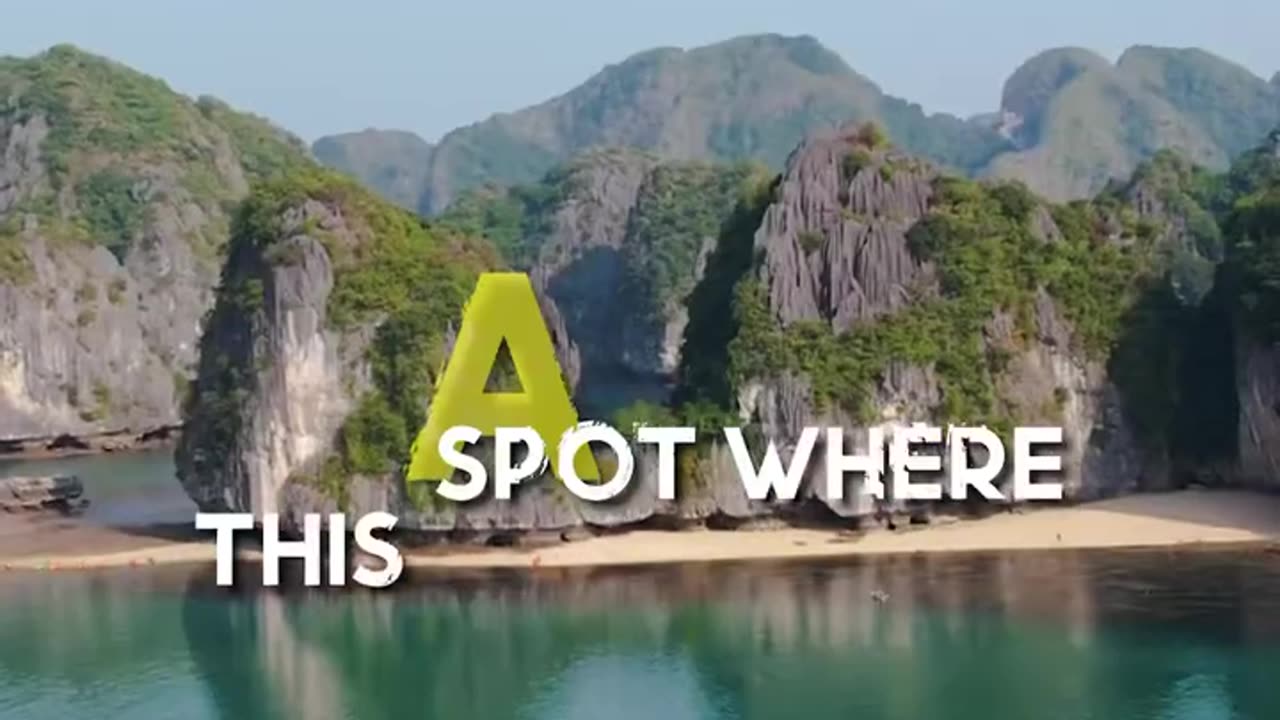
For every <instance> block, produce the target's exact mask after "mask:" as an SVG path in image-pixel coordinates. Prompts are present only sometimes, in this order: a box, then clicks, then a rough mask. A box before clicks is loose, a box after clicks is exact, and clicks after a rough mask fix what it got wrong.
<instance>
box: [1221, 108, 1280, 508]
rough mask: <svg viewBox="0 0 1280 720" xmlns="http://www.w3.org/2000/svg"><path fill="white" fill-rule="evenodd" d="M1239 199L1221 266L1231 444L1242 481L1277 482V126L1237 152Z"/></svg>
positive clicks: (1233, 176)
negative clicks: (1228, 340)
mask: <svg viewBox="0 0 1280 720" xmlns="http://www.w3.org/2000/svg"><path fill="white" fill-rule="evenodd" d="M1225 184H1226V186H1227V187H1228V190H1229V195H1230V196H1231V197H1232V198H1236V199H1237V200H1236V202H1235V203H1234V205H1233V207H1232V210H1231V211H1230V212H1229V213H1227V214H1226V217H1225V220H1224V222H1223V229H1224V235H1225V239H1226V247H1227V253H1226V261H1225V262H1224V263H1223V267H1224V270H1225V272H1224V273H1222V275H1223V276H1224V277H1225V278H1226V279H1227V280H1228V281H1229V282H1230V283H1231V288H1232V290H1233V291H1234V293H1235V297H1233V300H1234V304H1233V306H1232V311H1233V314H1232V318H1231V320H1232V329H1233V330H1234V336H1235V337H1234V350H1235V356H1234V367H1233V369H1234V380H1235V390H1236V400H1237V402H1238V405H1239V415H1238V424H1237V425H1236V428H1235V429H1236V438H1235V440H1236V450H1237V460H1238V463H1239V467H1238V470H1239V474H1240V476H1241V479H1242V480H1243V481H1244V482H1246V483H1249V484H1253V485H1257V486H1262V487H1267V488H1271V489H1276V488H1277V487H1280V450H1278V449H1277V448H1280V346H1278V345H1277V338H1280V332H1277V331H1278V330H1280V321H1278V319H1280V297H1278V296H1277V294H1276V293H1275V291H1274V290H1273V289H1272V288H1274V287H1275V276H1274V274H1275V270H1274V268H1275V267H1276V266H1275V265H1274V262H1275V260H1274V258H1275V257H1277V252H1280V251H1278V249H1277V247H1276V237H1277V236H1276V233H1275V230H1274V228H1275V227H1276V222H1277V219H1280V212H1278V211H1280V132H1275V131H1273V132H1272V133H1271V134H1270V136H1269V138H1268V141H1267V142H1266V143H1264V144H1263V145H1262V146H1261V147H1259V148H1257V149H1255V150H1254V151H1253V152H1250V153H1248V154H1246V155H1244V156H1242V157H1241V158H1240V159H1239V160H1238V161H1237V162H1236V163H1235V166H1234V167H1233V168H1232V170H1231V172H1230V173H1228V175H1227V177H1226V183H1225Z"/></svg>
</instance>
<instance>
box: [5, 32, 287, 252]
mask: <svg viewBox="0 0 1280 720" xmlns="http://www.w3.org/2000/svg"><path fill="white" fill-rule="evenodd" d="M0 125H7V126H9V127H18V126H29V127H31V128H47V134H44V135H43V137H42V140H41V141H40V142H39V152H40V156H39V157H40V160H41V161H42V163H43V165H44V169H45V171H46V174H47V178H46V180H45V182H43V183H39V184H37V185H36V186H34V187H32V188H30V189H29V190H28V191H27V193H26V197H21V196H20V198H19V202H18V204H17V205H16V206H15V207H13V208H10V211H9V213H7V217H6V218H5V220H4V222H5V223H6V224H9V223H19V224H20V223H21V222H22V221H23V219H24V218H26V217H27V216H32V217H34V218H35V219H36V221H37V224H38V232H39V234H40V235H42V236H44V237H45V238H46V239H54V240H72V241H75V242H97V243H99V244H101V245H103V246H105V247H107V248H108V249H110V250H111V251H112V253H114V254H115V255H116V256H117V257H119V258H122V259H123V257H124V256H125V255H126V254H127V252H128V250H129V248H130V244H131V242H132V241H133V240H134V239H135V238H136V237H137V236H138V235H139V234H140V233H141V231H142V229H143V228H144V226H145V224H146V222H147V220H148V217H149V216H148V209H149V207H151V206H152V204H153V203H157V202H165V201H173V200H177V201H188V200H189V201H190V202H193V203H195V204H197V205H199V206H200V207H201V208H203V210H204V211H205V213H206V214H207V215H210V216H211V218H210V219H211V222H212V223H213V224H217V222H218V220H219V218H221V217H223V216H224V215H225V214H226V211H227V210H228V208H229V205H230V204H231V203H232V202H234V201H236V200H238V199H239V197H240V196H241V195H242V194H243V193H244V190H245V188H244V183H245V181H246V180H248V181H253V180H260V179H265V178H270V177H276V176H279V175H282V174H284V173H287V172H291V171H293V170H298V169H302V168H305V167H306V166H308V165H310V164H311V162H310V160H309V159H308V158H307V155H306V149H305V146H303V145H302V143H301V142H299V141H298V140H297V139H296V138H293V137H292V136H290V135H288V134H287V133H285V132H283V131H281V130H279V129H278V128H276V127H274V126H272V125H271V124H270V123H268V122H267V121H265V120H262V119H260V118H257V117H254V116H251V115H246V114H244V113H239V112H236V111H233V110H231V109H230V108H229V107H227V106H226V105H225V104H223V103H221V102H220V101H217V100H214V99H212V98H202V99H201V100H200V101H198V102H196V101H192V100H191V99H190V98H187V97H185V96H183V95H180V94H178V93H176V92H174V91H173V90H171V89H170V88H169V87H168V86H167V85H166V84H165V83H164V82H163V81H161V80H158V79H156V78H153V77H150V76H148V75H145V74H142V73H139V72H136V71H134V70H131V69H129V68H127V67H125V66H123V65H120V64H118V63H115V62H113V61H111V60H107V59H105V58H101V57H98V56H95V55H92V54H90V53H87V52H83V51H81V50H78V49H76V48H74V47H72V46H69V45H59V46H57V47H54V48H52V49H50V50H48V51H47V52H45V53H42V54H40V55H37V56H35V57H32V58H21V59H20V58H0ZM41 132H42V131H40V130H37V129H33V130H31V135H32V136H33V137H40V136H41ZM237 165H238V166H239V167H238V168H237V167H236V166H237ZM241 170H243V173H242V172H241ZM174 175H177V177H174ZM67 188H69V189H70V191H71V192H70V193H69V194H64V195H59V193H60V191H62V190H63V189H67ZM175 193H178V194H180V195H182V197H179V198H174V197H172V195H174V194H175ZM17 234H18V233H17V228H16V227H0V242H4V243H8V242H11V241H12V238H14V237H16V235H17ZM220 235H221V233H214V235H213V236H212V237H205V236H199V237H192V238H191V240H192V241H193V243H194V244H196V245H207V246H209V247H208V248H199V249H200V253H199V254H200V255H201V256H202V257H207V258H209V259H210V260H211V261H212V260H213V258H214V257H215V256H216V255H217V253H218V251H219V249H220V248H221V246H222V245H223V243H224V242H225V238H224V237H220ZM4 252H5V257H6V258H11V257H15V254H14V253H11V252H8V251H4ZM8 264H9V263H8V262H6V263H5V265H8ZM6 274H8V275H14V273H6Z"/></svg>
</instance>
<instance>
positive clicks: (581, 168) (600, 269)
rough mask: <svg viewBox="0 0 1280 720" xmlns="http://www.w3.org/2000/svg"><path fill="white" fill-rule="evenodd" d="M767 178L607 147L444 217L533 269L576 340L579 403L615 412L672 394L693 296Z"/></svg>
mask: <svg viewBox="0 0 1280 720" xmlns="http://www.w3.org/2000/svg"><path fill="white" fill-rule="evenodd" d="M764 176H765V171H763V170H762V169H760V168H757V167H753V166H748V165H742V166H736V167H726V166H716V165H710V164H705V163H681V162H672V161H666V162H663V161H660V160H658V158H657V157H655V156H653V155H649V154H646V153H639V152H634V151H624V150H601V151H594V152H590V153H587V154H585V155H583V156H582V157H580V158H578V159H577V160H575V161H574V162H573V163H571V164H570V165H568V166H566V167H565V168H562V169H558V170H556V171H553V172H552V173H550V174H549V175H548V176H547V177H546V178H544V179H543V181H542V182H541V183H539V184H537V185H532V186H518V187H515V188H511V189H506V190H503V189H487V190H484V191H480V192H476V193H472V194H469V195H466V196H464V197H463V198H461V199H460V200H459V202H458V203H457V204H456V205H455V206H454V207H453V208H451V209H450V210H449V211H448V212H446V213H445V214H444V215H442V216H441V217H440V222H441V223H442V224H444V225H446V226H449V227H453V228H455V229H458V230H459V231H462V232H467V233H471V234H475V235H481V236H484V237H485V238H487V239H489V240H490V241H491V242H493V243H494V244H495V245H496V246H497V247H498V248H499V249H500V250H501V251H502V252H503V255H504V257H506V258H507V259H508V261H509V262H511V263H512V264H513V265H514V266H515V267H517V268H519V269H523V270H528V272H529V273H530V276H531V278H532V279H533V282H534V286H535V287H536V288H537V289H539V290H540V291H541V292H542V295H543V297H544V298H545V305H546V308H545V310H546V311H547V312H548V315H549V321H550V322H552V324H553V325H554V324H558V323H563V329H564V336H565V337H567V338H570V339H572V341H573V345H574V347H573V348H572V351H571V355H572V358H573V359H572V361H571V362H570V365H569V367H567V368H566V372H567V373H569V374H570V375H571V376H572V377H573V378H574V379H575V381H576V387H577V397H578V401H579V405H580V407H581V408H582V410H583V411H584V412H587V413H588V414H591V415H593V416H597V417H608V416H610V415H611V414H612V413H613V411H614V410H617V409H618V408H620V407H623V406H625V405H628V404H630V403H633V402H635V401H637V400H647V401H650V402H655V403H663V402H666V401H667V400H668V398H669V395H670V390H671V386H672V384H673V382H674V376H675V372H676V369H677V366H678V365H679V358H680V342H681V340H682V337H683V334H684V329H685V325H686V323H687V322H688V314H687V310H686V307H685V299H686V296H688V294H689V293H690V292H691V291H692V290H693V288H694V286H695V285H696V283H697V282H698V280H699V279H700V277H701V274H702V270H703V268H704V266H705V263H706V259H707V256H708V255H709V253H710V252H711V250H712V249H713V248H714V246H715V240H716V238H717V236H718V235H719V233H720V224H721V222H723V220H724V218H725V217H727V216H728V214H729V212H730V210H731V209H732V207H733V204H734V203H735V202H736V201H737V199H738V195H739V193H740V191H741V189H742V188H743V187H744V186H746V185H748V184H750V183H752V182H757V181H759V180H760V179H762V178H763V177H764Z"/></svg>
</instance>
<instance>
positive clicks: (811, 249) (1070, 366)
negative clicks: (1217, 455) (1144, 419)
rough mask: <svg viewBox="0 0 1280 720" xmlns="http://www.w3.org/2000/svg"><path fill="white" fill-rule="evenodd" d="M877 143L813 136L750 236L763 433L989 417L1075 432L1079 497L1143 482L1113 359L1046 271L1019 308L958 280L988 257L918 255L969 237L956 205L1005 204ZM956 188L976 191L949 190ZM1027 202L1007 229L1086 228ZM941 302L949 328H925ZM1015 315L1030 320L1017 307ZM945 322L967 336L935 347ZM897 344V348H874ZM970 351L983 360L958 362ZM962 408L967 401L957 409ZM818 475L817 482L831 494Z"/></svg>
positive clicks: (1070, 483)
mask: <svg viewBox="0 0 1280 720" xmlns="http://www.w3.org/2000/svg"><path fill="white" fill-rule="evenodd" d="M876 145H877V141H876V140H875V138H874V137H872V138H868V137H866V131H865V130H864V131H860V132H847V131H846V132H842V133H837V134H829V135H825V136H821V137H818V138H815V139H813V140H811V141H809V142H807V143H805V144H804V145H803V146H801V148H800V149H799V150H798V151H797V152H796V154H795V155H794V156H793V157H792V160H791V162H790V163H789V165H788V170H787V172H786V173H785V174H784V176H783V179H782V181H781V183H780V185H779V188H778V191H777V195H776V198H775V200H774V202H773V204H772V205H770V206H769V208H768V210H767V211H766V212H765V215H764V223H763V225H762V227H761V228H760V230H759V232H758V233H757V234H756V236H755V241H754V244H755V248H756V252H757V253H759V254H761V255H762V256H763V259H762V260H761V261H760V263H759V266H758V269H757V270H756V273H755V278H754V280H753V281H752V282H753V283H754V284H755V287H758V288H759V290H758V293H757V294H756V295H755V297H754V298H752V297H751V296H748V299H747V303H748V305H750V304H752V303H755V304H756V307H755V309H753V310H751V311H748V312H747V313H744V315H746V316H748V317H751V316H754V317H756V318H757V320H756V321H755V322H758V323H761V325H757V326H756V327H746V328H744V329H743V331H741V333H742V334H740V336H739V337H740V338H743V337H745V338H746V340H745V341H744V342H742V343H741V345H740V346H739V348H738V353H739V355H740V356H748V357H747V358H746V359H742V358H741V357H740V358H737V360H739V361H740V363H741V365H742V366H744V368H745V369H744V370H743V371H742V373H741V374H742V382H741V385H740V391H739V395H738V406H739V410H740V412H741V413H742V414H743V415H744V416H745V417H747V418H749V419H751V420H752V421H753V422H756V423H758V424H759V425H760V428H761V434H762V435H763V436H764V437H768V438H773V439H775V440H777V441H779V442H781V443H783V444H789V443H794V441H795V439H796V438H797V437H798V435H799V431H800V429H801V428H803V427H805V426H811V425H833V424H834V425H841V426H845V427H858V426H866V425H867V424H882V425H884V426H886V429H889V428H891V427H892V426H894V425H895V424H897V423H900V422H920V421H929V420H932V421H937V422H942V421H946V420H949V419H950V420H956V421H959V422H973V421H974V420H976V419H978V418H984V419H987V420H989V421H994V422H996V423H997V425H999V424H1001V423H1002V422H1003V423H1008V424H1010V425H1011V424H1032V423H1052V424H1060V425H1062V427H1063V428H1064V434H1065V437H1066V438H1067V452H1066V454H1065V457H1064V465H1065V468H1064V470H1065V472H1064V475H1065V477H1064V482H1065V484H1066V486H1067V488H1068V492H1069V493H1070V494H1071V495H1072V496H1074V497H1077V498H1087V497H1096V496H1102V495H1110V494H1116V493H1120V492H1125V491H1129V490H1132V489H1135V488H1136V487H1137V483H1138V482H1139V481H1140V479H1141V473H1142V468H1141V466H1140V460H1141V455H1142V453H1141V451H1140V448H1139V447H1138V446H1137V443H1136V441H1135V440H1134V438H1133V437H1132V432H1131V429H1130V428H1129V427H1128V425H1127V422H1126V420H1125V417H1124V414H1123V412H1122V410H1121V408H1120V406H1119V396H1118V393H1117V391H1116V389H1115V388H1114V387H1113V386H1112V384H1111V383H1110V381H1109V379H1108V375H1107V371H1106V368H1105V357H1096V356H1091V355H1090V354H1089V353H1087V352H1086V351H1085V349H1084V348H1083V347H1082V345H1083V340H1082V338H1081V337H1080V335H1079V333H1077V332H1076V330H1075V327H1074V323H1073V322H1072V320H1071V319H1070V318H1069V317H1068V314H1069V313H1068V311H1067V310H1066V309H1064V307H1063V306H1062V304H1061V301H1060V300H1059V299H1058V298H1057V297H1055V295H1054V294H1052V293H1050V292H1049V287H1048V286H1049V285H1050V284H1051V283H1052V281H1051V280H1049V278H1048V276H1045V279H1044V280H1039V282H1042V283H1044V284H1043V285H1041V286H1040V287H1039V288H1038V289H1036V291H1035V292H1034V293H1032V294H1031V295H1027V296H1017V295H1015V296H1011V297H1010V298H1009V300H1010V301H1013V302H1015V303H1017V305H1013V306H1007V305H1004V304H1002V303H1001V302H1000V301H998V300H997V301H996V302H995V303H994V304H992V303H991V298H990V294H995V293H1003V292H1005V291H1001V290H998V289H997V288H996V287H995V286H991V287H990V288H989V289H988V290H983V291H982V292H980V293H975V295H974V298H975V299H970V298H969V297H968V296H967V293H968V290H966V289H963V288H959V287H956V286H957V285H958V284H961V283H964V284H971V283H978V282H981V281H977V280H975V279H974V278H971V277H967V276H961V275H960V273H961V272H975V271H976V272H983V269H981V268H978V267H975V268H973V270H972V271H970V270H965V269H964V268H954V269H953V268H946V267H945V264H946V263H947V262H948V258H947V257H946V255H945V254H936V253H935V254H934V256H933V257H930V253H928V252H922V248H921V247H920V246H921V245H929V244H934V243H938V242H939V241H938V240H937V238H936V237H935V238H933V239H928V238H926V237H925V236H926V235H934V234H941V235H954V236H955V237H956V238H964V237H967V235H966V233H967V232H968V230H967V228H966V226H964V225H961V224H960V223H959V222H955V223H954V224H941V225H940V224H938V221H939V220H940V219H943V218H949V217H950V214H951V213H955V215H956V216H957V217H963V218H969V219H972V218H973V217H974V215H972V214H970V213H984V212H985V213H992V212H996V213H999V212H1001V209H1000V206H999V205H995V206H990V205H989V206H985V207H978V206H975V207H968V206H967V203H968V202H969V201H962V202H961V203H960V204H956V205H953V204H952V203H954V202H955V200H953V199H951V198H948V197H943V198H939V197H938V196H937V193H938V192H939V188H944V189H945V188H946V183H945V182H943V181H940V180H939V177H938V174H937V172H936V170H934V169H932V168H931V167H929V166H928V165H926V164H924V163H921V162H919V161H916V160H913V159H911V158H908V157H904V156H902V155H899V154H897V153H895V152H894V151H891V150H884V149H880V148H877V147H876ZM961 192H963V193H965V194H967V193H973V192H981V191H976V190H973V189H968V190H963V191H959V192H958V191H957V190H956V189H955V188H953V189H952V190H949V191H945V190H944V193H945V194H949V195H959V194H960V193H961ZM1010 192H1018V191H1016V190H1012V191H1010ZM975 197H976V196H975ZM971 199H972V198H971ZM1024 202H1025V205H1018V209H1017V210H1016V211H1015V212H1014V213H1013V217H1011V219H1012V220H1013V221H1014V222H1013V224H1011V225H1009V226H1005V229H1004V232H1018V233H1021V237H1022V238H1023V239H1022V240H1021V242H1033V243H1038V244H1043V245H1048V246H1058V245H1062V246H1065V245H1067V244H1069V243H1070V242H1073V241H1075V242H1078V241H1079V240H1078V239H1074V240H1068V239H1065V238H1064V237H1063V235H1064V233H1063V231H1062V230H1061V229H1059V228H1058V227H1057V225H1056V224H1055V220H1054V218H1053V216H1052V215H1051V214H1050V213H1049V211H1048V209H1046V208H1045V207H1044V206H1043V205H1040V204H1039V203H1037V202H1036V201H1034V200H1032V199H1030V198H1025V199H1024V200H1020V201H1017V203H1024ZM1017 203H1015V204H1017ZM1006 212H1007V210H1006ZM982 232H990V233H996V232H1001V231H1000V230H996V229H994V228H986V229H984V230H983V231H982ZM974 239H975V240H976V239H977V237H976V236H975V237H974ZM961 241H963V240H961ZM943 242H944V243H945V242H946V241H943ZM992 249H993V250H996V249H997V248H995V247H993V248H992ZM956 251H957V252H959V251H962V250H961V249H959V248H957V249H956ZM1028 251H1029V250H1027V251H1024V252H1028ZM945 252H948V251H943V253H945ZM991 260H992V266H991V267H989V268H987V272H990V273H991V274H993V275H995V274H999V273H1000V272H1002V271H1001V270H999V268H998V263H999V261H998V260H996V259H995V258H991ZM939 262H942V263H943V264H944V267H943V269H942V270H941V271H940V270H939V267H938V263H939ZM1032 279H1034V277H1033V278H1032ZM979 297H981V298H982V299H981V300H978V299H976V298H979ZM997 297H998V296H997ZM1018 305H1021V307H1022V309H1021V310H1020V309H1019V307H1018ZM931 306H932V307H936V308H937V310H936V312H938V313H939V315H940V319H939V322H941V323H945V324H946V325H948V326H949V327H945V326H944V327H937V328H932V327H930V322H931V321H930V320H929V319H928V318H929V313H931V312H934V311H930V310H928V309H927V308H930V307H931ZM1019 313H1024V316H1025V314H1029V317H1028V318H1027V319H1024V320H1020V319H1019V316H1018V314H1019ZM973 321H980V327H979V326H975V325H971V324H969V323H971V322H973ZM747 322H748V323H750V322H752V321H747ZM938 332H955V333H959V335H957V336H956V337H955V338H954V339H955V341H956V342H957V343H959V345H958V346H957V347H954V348H946V350H942V351H939V350H938V349H934V348H929V347H928V346H927V343H930V342H934V341H936V340H937V339H936V338H933V337H929V335H930V334H933V333H938ZM892 333H899V335H898V336H897V337H896V338H895V337H894V336H893V335H892ZM915 333H919V335H918V336H914V337H913V335H914V334H915ZM969 333H973V334H974V335H976V337H974V336H970V335H969ZM863 334H866V335H867V336H869V337H871V338H873V339H871V340H868V341H867V343H865V344H862V345H858V344H849V345H844V344H842V343H845V342H848V343H857V342H858V341H857V337H858V336H860V335H863ZM878 335H879V337H877V336H878ZM904 336H905V338H906V339H904ZM891 338H892V339H891ZM942 342H943V344H944V345H945V343H946V342H947V341H945V340H944V341H942ZM974 342H977V343H978V344H977V346H976V347H975V346H974V345H972V343H974ZM887 343H892V344H893V345H897V346H900V349H898V348H893V349H888V350H887V351H886V350H885V349H884V348H882V347H879V346H880V345H881V344H887ZM965 345H967V346H968V347H967V348H966V347H963V346H965ZM761 347H764V348H766V350H764V351H761V350H759V349H758V348H761ZM801 348H808V349H806V350H802V349H801ZM970 353H973V354H970ZM844 354H850V355H872V356H873V357H874V356H877V355H878V358H877V359H876V360H873V361H871V363H870V365H869V366H866V367H858V366H856V365H853V366H850V367H848V368H845V367H842V366H841V363H840V361H839V360H834V359H832V358H831V356H836V355H844ZM957 355H959V357H957ZM811 356H825V359H823V360H821V361H818V362H817V364H811V363H809V361H807V360H805V359H804V358H807V357H811ZM913 356H914V357H913ZM993 357H998V358H999V360H998V361H996V362H992V358H993ZM960 358H966V359H965V360H961V359H960ZM967 362H975V363H977V367H967V368H958V367H956V365H959V364H962V363H967ZM943 365H948V366H950V367H949V368H948V369H941V367H942V366H943ZM867 381H871V382H872V386H873V387H872V389H871V392H870V395H869V396H863V397H862V398H861V399H860V400H859V399H858V397H857V393H858V391H859V388H857V387H852V388H850V387H848V385H850V384H853V385H857V384H859V383H866V382H867ZM974 385H977V386H986V389H985V390H982V391H979V392H977V393H976V395H970V393H971V392H972V389H966V386H974ZM850 392H852V393H854V395H852V396H850V394H849V393H850ZM824 396H825V397H824ZM966 396H968V397H969V398H970V399H969V400H964V401H963V403H964V404H962V398H965V397H966ZM842 397H843V398H846V400H843V401H842V400H841V398H842ZM970 400H972V401H973V402H970ZM975 403H976V404H975ZM859 405H860V406H861V407H859ZM958 407H964V408H965V409H964V410H962V411H960V412H959V413H957V412H956V408H958ZM862 442H864V443H865V440H863V441H862ZM820 485H821V484H820V483H815V484H814V486H813V487H812V488H811V489H812V490H813V491H814V492H815V493H820V492H821V487H820ZM828 504H829V505H830V507H831V509H832V510H833V511H834V512H836V513H837V514H840V515H849V514H854V515H858V514H865V513H867V512H869V511H870V510H871V507H870V506H869V504H868V503H867V502H865V500H864V502H862V503H859V504H857V505H853V506H850V505H848V504H846V503H835V502H832V503H828Z"/></svg>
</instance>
